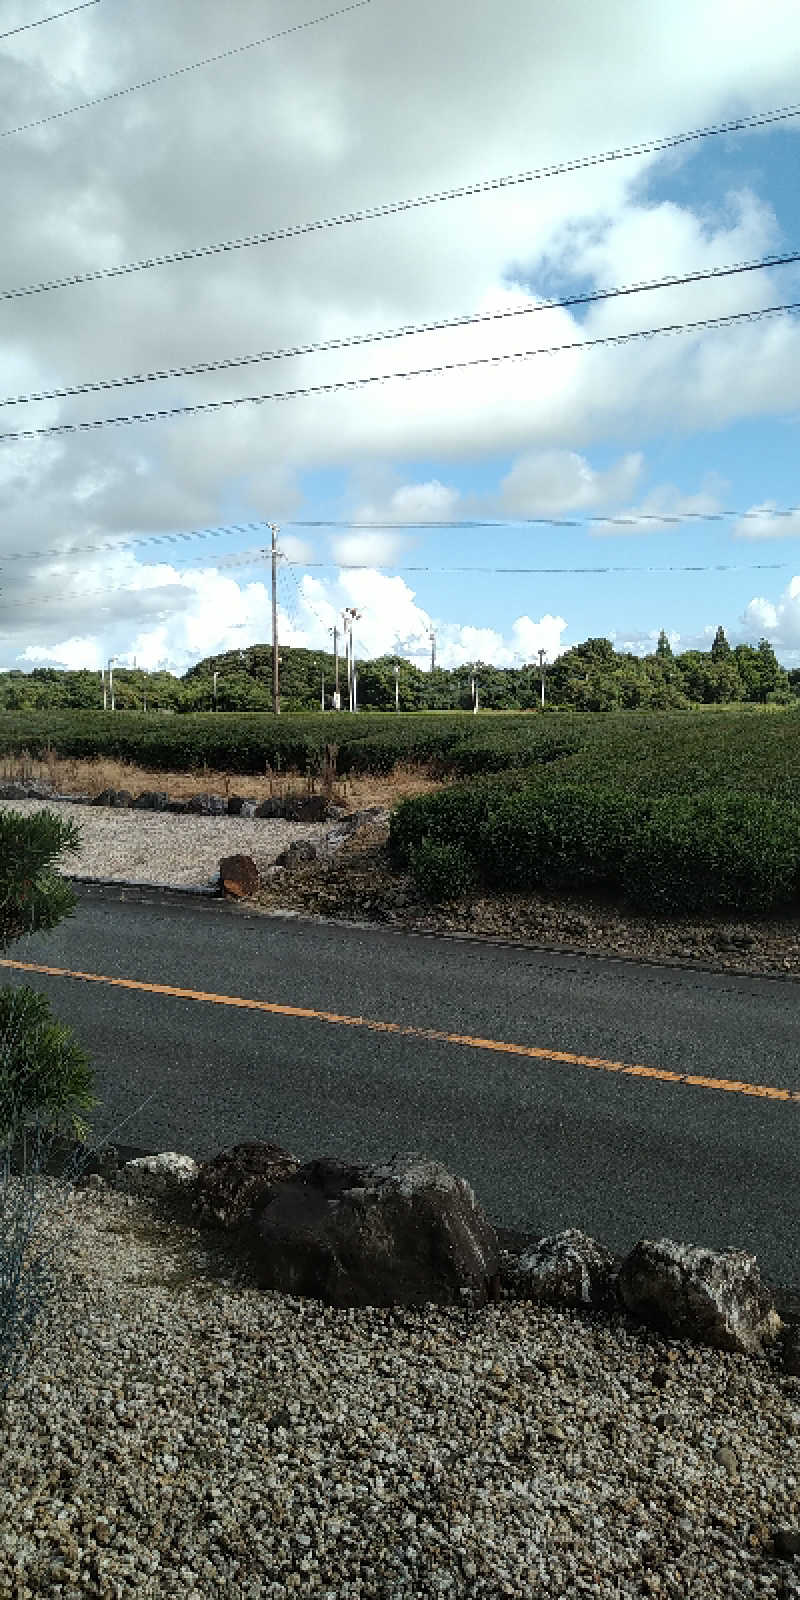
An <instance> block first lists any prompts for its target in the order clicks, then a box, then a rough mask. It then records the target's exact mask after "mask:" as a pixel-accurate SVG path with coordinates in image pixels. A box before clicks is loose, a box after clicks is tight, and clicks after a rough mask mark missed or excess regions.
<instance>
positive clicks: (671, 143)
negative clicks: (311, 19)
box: [0, 0, 800, 300]
mask: <svg viewBox="0 0 800 1600" xmlns="http://www.w3.org/2000/svg"><path fill="white" fill-rule="evenodd" d="M368 3H370V0H359V4H362V5H363V4H368ZM331 15H335V13H331ZM317 20H325V19H317ZM304 26H309V24H304ZM60 114H61V115H63V114H64V113H60ZM789 117H800V104H797V105H792V106H781V107H778V108H777V109H776V110H774V111H763V112H757V113H754V114H753V115H752V116H749V117H738V118H735V119H734V120H732V121H729V122H720V123H717V124H715V125H713V126H711V127H708V128H696V129H693V130H692V131H691V132H689V133H677V134H671V135H668V136H667V137H665V138H660V139H645V140H643V141H642V142H641V143H640V144H633V145H625V146H620V147H619V148H618V149H615V150H604V151H601V152H600V153H599V154H596V155H588V156H578V157H576V158H575V159H574V160H570V161H557V162H555V163H554V164H552V165H551V166H546V167H535V168H532V169H531V170H529V171H525V172H514V173H510V174H508V175H506V176H504V177H499V178H481V179H479V180H478V181H476V182H474V183H464V184H459V185H457V186H456V187H455V188H452V189H440V190H437V191H435V192H434V193H432V194H424V195H415V196H413V197H412V198H411V199H406V200H392V201H387V202H386V203H384V204H382V205H376V206H362V207H360V208H359V209H358V210H356V211H345V212H341V213H339V214H338V215H337V216H332V217H322V218H318V219H316V220H314V221H311V222H295V223H287V224H286V225H285V226H284V227H279V228H271V229H268V230H266V231H264V232H261V233H250V234H244V235H242V236H241V237H240V238H235V239H222V240H219V241H216V242H214V243H212V244H201V245H192V246H189V247H188V248H187V249H184V250H168V251H165V252H164V253H163V254H160V255H153V256H145V257H143V258H142V259H141V260H139V261H128V262H122V263H121V264H120V265H118V266H115V267H96V268H93V269H92V270H90V271H88V272H72V273H67V274H65V276H64V277H61V278H47V279H43V280H42V281H41V282H40V283H32V284H23V285H21V286H20V287H18V288H14V289H3V290H0V300H17V299H20V298H22V297H23V296H26V295H34V294H47V293H49V292H50V291H51V290H53V289H67V288H73V287H75V286H76V285H77V284H81V283H98V282H100V281H102V280H104V279H107V278H120V277H126V276H128V275H130V274H131V273H135V272H149V271H152V269H153V268H154V267H164V266H170V265H174V264H175V263H176V262H181V261H195V260H197V259H199V258H200V257H202V256H214V255H223V254H227V253H228V252H230V251H233V250H250V249H254V248H255V247H257V246H260V245H265V244H274V243H275V242H276V241H278V240H282V239H295V238H299V237H300V236H301V235H303V234H308V233H319V232H321V231H322V230H323V229H327V228H341V227H344V226H345V225H347V224H348V223H351V222H371V221H375V220H376V219H377V218H381V217H392V216H397V215H399V214H400V213H401V212H404V211H414V210H419V209H421V208H422V207H424V206H432V205H440V204H442V202H444V201H447V200H462V199H465V198H467V197H468V196H471V195H477V194H490V193H492V192H494V191H496V190H499V189H506V188H511V187H513V186H515V185H519V184H524V183H534V182H537V181H538V180H541V179H544V178H555V177H558V176H560V175H561V174H563V173H565V172H577V171H580V170H583V169H584V168H587V167H596V166H601V165H603V164H604V163H607V162H611V161H622V160H628V159H630V158H631V157H632V156H638V155H656V154H658V153H659V151H662V150H672V149H674V148H675V147H676V146H678V145H682V144H688V143H690V142H691V141H693V140H698V139H708V138H712V137H714V136H715V135H718V134H723V133H735V132H738V131H744V130H746V129H749V128H760V127H766V126H767V125H768V124H770V123H774V122H783V121H786V119H787V118H789ZM17 131H19V130H17V129H13V128H12V129H9V130H7V133H8V132H12V133H14V132H17ZM3 137H4V135H3V134H2V133H0V138H3Z"/></svg>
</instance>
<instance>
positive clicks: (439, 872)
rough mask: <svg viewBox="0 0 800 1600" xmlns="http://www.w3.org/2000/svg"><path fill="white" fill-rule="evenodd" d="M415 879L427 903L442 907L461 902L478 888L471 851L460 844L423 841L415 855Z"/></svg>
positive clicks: (412, 853)
mask: <svg viewBox="0 0 800 1600" xmlns="http://www.w3.org/2000/svg"><path fill="white" fill-rule="evenodd" d="M410 869H411V877H412V881H413V883H414V886H415V888H416V889H417V890H418V891H419V893H420V894H421V895H422V897H423V899H425V900H431V901H433V902H434V904H437V905H441V904H442V903H443V902H446V901H448V900H460V899H462V898H463V896H464V895H466V894H469V892H470V890H471V889H472V888H473V887H474V885H475V878H476V873H475V866H474V863H473V861H472V860H471V859H470V856H469V855H468V853H467V851H466V850H464V849H463V848H462V847H461V846H460V845H457V844H441V843H439V842H438V841H437V840H435V839H423V840H422V843H421V844H420V845H418V846H417V848H416V849H415V850H412V852H411V860H410Z"/></svg>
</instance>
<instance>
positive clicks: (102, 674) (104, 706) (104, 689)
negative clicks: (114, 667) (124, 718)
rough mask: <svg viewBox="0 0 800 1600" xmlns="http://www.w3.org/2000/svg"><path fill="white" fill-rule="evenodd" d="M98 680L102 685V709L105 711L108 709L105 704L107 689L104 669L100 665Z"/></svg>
mask: <svg viewBox="0 0 800 1600" xmlns="http://www.w3.org/2000/svg"><path fill="white" fill-rule="evenodd" d="M100 682H101V683H102V685H103V710H104V711H107V710H108V706H107V703H106V697H107V692H108V691H107V690H106V669H105V667H101V668H100Z"/></svg>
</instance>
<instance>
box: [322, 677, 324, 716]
mask: <svg viewBox="0 0 800 1600" xmlns="http://www.w3.org/2000/svg"><path fill="white" fill-rule="evenodd" d="M322 710H323V711H324V710H325V674H324V672H323V674H322Z"/></svg>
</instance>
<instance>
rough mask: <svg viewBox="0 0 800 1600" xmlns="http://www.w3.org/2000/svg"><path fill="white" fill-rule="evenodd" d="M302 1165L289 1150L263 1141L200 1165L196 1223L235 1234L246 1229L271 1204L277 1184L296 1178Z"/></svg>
mask: <svg viewBox="0 0 800 1600" xmlns="http://www.w3.org/2000/svg"><path fill="white" fill-rule="evenodd" d="M299 1165H300V1163H299V1161H298V1159H297V1157H296V1156H293V1155H290V1154H289V1151H288V1150H282V1149H281V1147H280V1145H277V1144H266V1143H264V1142H263V1141H261V1140H250V1141H248V1142H246V1143H244V1144H237V1145H234V1146H233V1147H232V1149H230V1150H222V1151H220V1153H219V1155H216V1156H214V1157H213V1158H212V1160H210V1161H204V1162H203V1163H202V1164H201V1166H200V1169H199V1173H198V1178H197V1186H196V1189H195V1193H194V1199H193V1202H192V1207H193V1211H194V1215H195V1218H196V1220H197V1221H198V1222H199V1223H201V1224H204V1225H205V1226H207V1227H213V1228H225V1229H228V1230H230V1231H231V1232H233V1231H235V1230H236V1229H239V1228H242V1227H243V1226H244V1225H245V1224H246V1223H248V1222H249V1221H250V1220H251V1218H252V1214H253V1211H254V1209H256V1208H260V1207H263V1206H265V1205H267V1204H268V1203H269V1201H270V1200H271V1199H272V1197H273V1195H274V1193H275V1188H276V1185H277V1184H279V1183H285V1182H286V1181H287V1180H288V1179H289V1178H291V1177H293V1176H294V1174H295V1172H296V1171H297V1168H298V1167H299Z"/></svg>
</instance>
